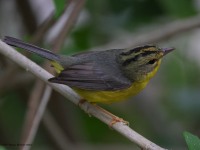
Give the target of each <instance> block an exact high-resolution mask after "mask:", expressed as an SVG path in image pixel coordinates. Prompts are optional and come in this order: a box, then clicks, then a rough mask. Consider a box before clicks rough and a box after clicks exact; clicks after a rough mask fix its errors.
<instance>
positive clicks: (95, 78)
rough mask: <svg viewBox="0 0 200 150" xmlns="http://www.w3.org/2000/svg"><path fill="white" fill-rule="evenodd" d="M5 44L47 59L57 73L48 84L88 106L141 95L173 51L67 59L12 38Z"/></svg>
mask: <svg viewBox="0 0 200 150" xmlns="http://www.w3.org/2000/svg"><path fill="white" fill-rule="evenodd" d="M3 41H4V42H5V43H7V44H8V45H11V46H14V47H18V48H22V49H24V50H27V51H29V52H31V53H34V54H37V55H39V56H41V57H43V58H46V59H48V60H49V61H50V62H51V65H52V66H53V67H54V68H55V70H56V72H57V75H56V76H55V77H53V78H50V79H49V80H48V81H49V82H52V83H57V84H65V85H68V86H70V87H71V88H72V89H74V90H75V91H76V92H77V93H78V94H79V95H80V96H81V97H83V99H84V100H86V101H88V102H91V103H105V104H110V103H113V102H119V101H123V100H126V99H129V98H130V97H132V96H134V95H136V94H138V93H139V92H140V91H141V90H142V89H144V88H145V87H146V85H147V83H148V82H149V81H150V79H151V78H152V77H153V76H154V75H155V74H156V72H157V71H158V68H159V67H160V64H161V60H162V58H163V57H164V56H166V54H168V53H170V52H172V51H173V50H174V48H159V47H157V46H155V45H142V46H137V47H134V48H128V49H109V50H102V51H87V52H82V53H78V54H74V55H71V56H68V55H60V54H55V53H53V52H51V51H49V50H47V49H44V48H40V47H38V46H36V45H33V44H29V43H26V42H24V41H22V40H19V39H16V38H13V37H9V36H5V37H4V39H3Z"/></svg>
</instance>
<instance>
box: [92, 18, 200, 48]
mask: <svg viewBox="0 0 200 150" xmlns="http://www.w3.org/2000/svg"><path fill="white" fill-rule="evenodd" d="M198 27H200V15H198V16H195V17H191V18H187V19H184V20H178V21H177V20H176V21H174V22H170V23H166V24H163V25H162V24H160V25H158V26H157V27H156V28H154V29H152V30H151V31H145V32H142V33H141V32H139V33H138V34H135V33H134V34H125V35H124V36H123V35H122V36H117V38H116V39H113V42H110V43H108V44H106V45H104V46H100V47H94V48H92V50H102V49H111V48H115V47H116V48H124V47H127V45H128V47H130V48H132V47H135V46H138V45H143V44H151V43H157V42H161V41H164V40H166V39H168V38H170V37H173V36H175V35H178V34H180V33H184V32H187V31H190V30H192V29H195V28H198Z"/></svg>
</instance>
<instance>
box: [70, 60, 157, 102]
mask: <svg viewBox="0 0 200 150" xmlns="http://www.w3.org/2000/svg"><path fill="white" fill-rule="evenodd" d="M159 66H160V61H159V62H158V65H157V67H156V68H155V69H154V71H152V72H151V73H148V74H147V75H146V76H145V79H144V80H142V81H140V82H134V83H133V84H132V85H131V86H130V87H129V88H127V89H124V90H119V91H90V90H83V89H77V88H73V89H74V90H75V91H76V92H77V93H78V94H80V95H81V96H82V97H83V98H84V99H85V100H87V101H88V102H91V103H113V102H118V101H123V100H126V99H128V98H130V97H132V96H134V95H136V94H138V93H139V92H140V91H141V90H142V89H143V88H145V86H146V85H147V83H148V82H149V80H150V79H151V78H152V77H153V76H154V75H155V73H156V72H157V70H158V68H159Z"/></svg>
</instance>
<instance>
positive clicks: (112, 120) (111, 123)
mask: <svg viewBox="0 0 200 150" xmlns="http://www.w3.org/2000/svg"><path fill="white" fill-rule="evenodd" d="M94 106H95V107H96V108H97V109H99V110H100V111H101V112H103V113H105V114H107V115H108V116H109V117H111V122H110V123H109V126H110V127H112V126H113V125H114V124H115V123H117V122H122V123H124V124H126V125H129V122H128V121H125V120H124V119H122V118H119V117H117V116H115V115H114V114H112V113H110V112H109V111H107V110H105V109H103V108H102V107H99V106H98V105H94Z"/></svg>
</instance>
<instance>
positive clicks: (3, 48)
mask: <svg viewBox="0 0 200 150" xmlns="http://www.w3.org/2000/svg"><path fill="white" fill-rule="evenodd" d="M0 52H1V53H2V54H4V55H5V56H6V57H8V58H9V59H11V60H12V61H14V62H15V63H17V64H18V65H20V66H21V67H23V68H25V69H26V70H29V71H30V72H31V73H33V74H34V75H35V76H36V77H38V78H39V79H41V80H42V81H44V82H45V83H47V84H48V85H50V86H51V87H52V88H53V89H54V90H56V91H57V92H59V93H60V94H62V95H63V96H64V97H66V98H67V99H69V100H70V101H72V102H73V103H75V104H76V105H78V104H79V103H80V100H81V97H80V96H79V95H77V94H76V93H75V92H74V91H73V90H72V89H71V88H70V87H68V86H66V85H60V84H53V83H49V82H48V79H49V78H52V77H53V76H52V75H51V74H49V73H48V72H47V71H45V70H43V69H42V68H41V67H40V66H38V65H37V64H35V63H34V62H32V61H30V60H29V59H28V58H26V57H25V56H23V55H22V54H20V53H18V52H17V51H16V50H15V49H13V48H12V47H10V46H8V45H7V44H5V43H4V42H2V41H1V40H0ZM79 106H80V107H81V108H82V109H83V110H84V111H85V112H87V113H89V114H90V115H92V116H94V117H96V118H98V119H99V120H101V121H102V122H104V123H106V124H107V125H109V124H110V122H111V121H112V118H111V117H110V116H109V115H108V114H106V113H103V111H100V110H99V109H97V108H96V107H95V106H94V105H92V104H90V103H88V102H85V103H83V104H81V105H79ZM112 127H113V129H115V130H116V131H117V132H119V133H120V134H122V135H123V136H125V137H126V138H127V139H129V140H131V141H132V142H134V143H136V144H137V145H138V146H139V147H141V148H143V149H149V150H164V149H163V148H161V147H159V146H157V145H156V144H154V143H152V142H151V141H149V140H147V139H146V138H144V137H143V136H141V135H140V134H138V133H136V132H135V131H134V130H132V129H131V128H130V127H129V126H127V125H125V124H123V123H121V122H117V123H115V124H114V125H113V126H112ZM24 144H31V143H24Z"/></svg>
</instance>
